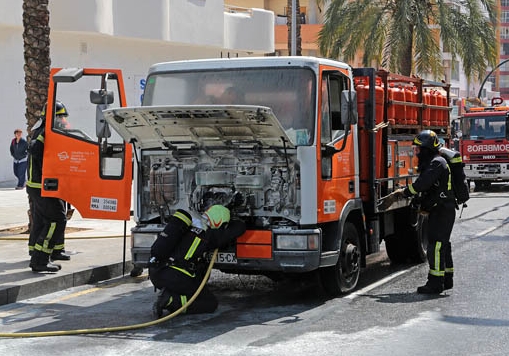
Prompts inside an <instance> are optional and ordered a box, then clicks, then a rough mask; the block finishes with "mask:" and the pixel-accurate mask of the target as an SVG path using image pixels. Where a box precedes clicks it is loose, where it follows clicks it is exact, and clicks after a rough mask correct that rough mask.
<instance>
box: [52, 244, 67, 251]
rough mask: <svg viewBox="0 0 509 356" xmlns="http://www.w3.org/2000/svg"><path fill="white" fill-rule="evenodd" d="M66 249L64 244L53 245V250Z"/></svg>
mask: <svg viewBox="0 0 509 356" xmlns="http://www.w3.org/2000/svg"><path fill="white" fill-rule="evenodd" d="M64 249H65V247H64V244H59V245H55V246H53V250H64Z"/></svg>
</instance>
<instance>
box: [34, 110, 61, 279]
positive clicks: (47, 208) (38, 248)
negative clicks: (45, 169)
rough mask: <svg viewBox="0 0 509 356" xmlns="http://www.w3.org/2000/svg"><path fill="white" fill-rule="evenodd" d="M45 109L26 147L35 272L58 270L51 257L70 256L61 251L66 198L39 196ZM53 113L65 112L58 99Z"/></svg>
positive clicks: (55, 258)
mask: <svg viewBox="0 0 509 356" xmlns="http://www.w3.org/2000/svg"><path fill="white" fill-rule="evenodd" d="M44 112H45V110H43V113H42V116H41V119H40V120H39V121H38V122H37V123H36V125H35V126H34V128H33V131H32V135H31V140H30V144H29V149H28V169H27V173H28V180H27V184H26V185H27V193H28V195H29V198H30V200H31V212H30V213H31V215H32V226H31V229H30V237H29V242H28V249H29V253H30V255H31V256H32V257H31V259H30V265H29V266H30V268H32V271H34V272H57V271H59V270H60V269H61V266H60V265H58V264H55V263H53V262H52V261H50V258H51V260H70V256H69V255H67V254H65V253H64V232H65V226H66V224H67V219H66V215H65V214H66V206H65V202H64V201H63V200H61V199H58V198H49V197H42V196H41V182H42V165H43V154H44V139H45V131H44V130H45V116H44ZM55 115H56V116H57V117H58V116H65V117H66V116H68V113H67V109H66V108H65V106H64V105H63V104H62V103H60V102H59V101H57V102H56V105H55Z"/></svg>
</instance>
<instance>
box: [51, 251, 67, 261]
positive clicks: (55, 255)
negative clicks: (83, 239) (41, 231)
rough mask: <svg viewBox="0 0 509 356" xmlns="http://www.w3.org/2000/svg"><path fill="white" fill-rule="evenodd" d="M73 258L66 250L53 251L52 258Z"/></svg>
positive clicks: (62, 259)
mask: <svg viewBox="0 0 509 356" xmlns="http://www.w3.org/2000/svg"><path fill="white" fill-rule="evenodd" d="M70 259H71V256H69V255H68V254H66V253H65V251H64V250H53V252H52V253H51V260H52V261H56V260H60V261H69V260H70Z"/></svg>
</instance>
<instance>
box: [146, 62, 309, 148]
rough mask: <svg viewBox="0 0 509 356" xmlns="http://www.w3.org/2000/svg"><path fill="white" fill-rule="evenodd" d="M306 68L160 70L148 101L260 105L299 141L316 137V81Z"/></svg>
mask: <svg viewBox="0 0 509 356" xmlns="http://www.w3.org/2000/svg"><path fill="white" fill-rule="evenodd" d="M314 78H315V76H314V73H313V71H311V70H310V69H305V68H288V67H285V68H284V69H283V68H277V67H274V68H256V69H246V68H242V69H228V70H218V69H216V70H209V71H207V70H205V71H196V70H194V71H189V72H185V71H179V72H167V73H155V74H152V75H151V76H149V77H148V78H147V85H146V88H145V92H144V97H143V105H144V106H165V105H178V106H180V105H259V106H267V107H270V108H271V109H272V111H273V112H274V114H275V116H276V117H277V119H278V120H279V122H280V124H281V126H282V127H283V128H284V129H285V131H286V132H287V134H288V137H289V138H290V140H291V141H292V142H293V143H294V144H296V145H297V144H298V145H310V144H311V143H312V139H313V137H314V127H315V120H314V117H315V103H316V81H315V79H314Z"/></svg>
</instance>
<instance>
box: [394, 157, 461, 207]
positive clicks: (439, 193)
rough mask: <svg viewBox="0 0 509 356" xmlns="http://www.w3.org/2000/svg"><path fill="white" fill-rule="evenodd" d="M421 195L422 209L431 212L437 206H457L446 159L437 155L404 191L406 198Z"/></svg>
mask: <svg viewBox="0 0 509 356" xmlns="http://www.w3.org/2000/svg"><path fill="white" fill-rule="evenodd" d="M419 193H421V198H420V203H421V209H422V210H424V211H429V210H430V209H432V208H433V207H435V206H436V205H437V204H453V205H454V204H455V203H454V193H453V191H452V184H451V175H450V171H449V166H448V165H447V161H446V159H445V158H444V157H442V156H440V155H436V156H435V157H433V159H432V160H431V162H430V163H429V164H428V165H426V166H425V167H423V168H422V171H421V172H420V173H419V177H417V179H416V180H415V182H413V183H411V184H409V185H408V186H407V187H406V188H405V189H404V191H403V195H404V196H406V197H410V196H414V195H417V194H419Z"/></svg>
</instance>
